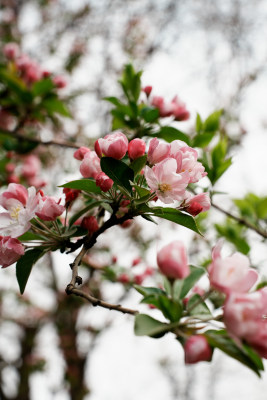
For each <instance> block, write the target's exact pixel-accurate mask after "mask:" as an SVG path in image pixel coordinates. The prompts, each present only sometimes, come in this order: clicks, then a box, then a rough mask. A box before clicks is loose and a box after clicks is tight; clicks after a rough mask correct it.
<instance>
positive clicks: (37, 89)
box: [32, 79, 55, 96]
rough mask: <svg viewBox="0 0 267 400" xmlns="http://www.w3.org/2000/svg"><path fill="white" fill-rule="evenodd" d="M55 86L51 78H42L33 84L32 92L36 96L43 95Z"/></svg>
mask: <svg viewBox="0 0 267 400" xmlns="http://www.w3.org/2000/svg"><path fill="white" fill-rule="evenodd" d="M54 88H55V85H54V83H53V82H52V80H51V79H42V80H40V81H37V82H35V83H34V84H33V87H32V93H33V95H34V96H43V95H45V94H47V93H49V92H51V91H52V90H53V89H54Z"/></svg>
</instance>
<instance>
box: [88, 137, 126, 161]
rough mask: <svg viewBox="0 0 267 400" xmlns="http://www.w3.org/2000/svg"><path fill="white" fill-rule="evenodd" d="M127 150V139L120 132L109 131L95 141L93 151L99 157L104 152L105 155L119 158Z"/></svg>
mask: <svg viewBox="0 0 267 400" xmlns="http://www.w3.org/2000/svg"><path fill="white" fill-rule="evenodd" d="M127 150H128V139H127V137H126V136H125V135H124V134H123V133H122V132H115V133H110V134H108V135H106V136H105V137H104V138H100V139H98V140H97V141H96V142H95V152H96V154H97V155H98V157H100V158H101V157H102V155H103V154H104V155H105V156H107V157H112V158H115V159H116V160H121V159H122V158H123V157H124V156H125V154H126V152H127Z"/></svg>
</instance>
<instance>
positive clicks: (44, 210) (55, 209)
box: [36, 196, 65, 221]
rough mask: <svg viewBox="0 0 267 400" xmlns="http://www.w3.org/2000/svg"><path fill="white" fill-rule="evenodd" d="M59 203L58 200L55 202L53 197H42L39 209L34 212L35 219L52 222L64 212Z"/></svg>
mask: <svg viewBox="0 0 267 400" xmlns="http://www.w3.org/2000/svg"><path fill="white" fill-rule="evenodd" d="M59 203H60V200H59V201H56V200H55V199H53V197H49V196H43V197H42V198H41V200H40V202H39V209H38V211H36V215H37V217H39V218H41V219H42V220H44V221H54V220H55V219H56V218H57V217H59V216H60V215H61V214H62V213H63V212H64V211H65V207H64V206H62V205H60V204H59Z"/></svg>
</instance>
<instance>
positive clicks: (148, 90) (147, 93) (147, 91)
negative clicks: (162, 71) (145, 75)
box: [142, 86, 152, 97]
mask: <svg viewBox="0 0 267 400" xmlns="http://www.w3.org/2000/svg"><path fill="white" fill-rule="evenodd" d="M142 91H143V92H144V93H145V94H146V95H147V97H149V96H150V93H151V92H152V86H145V87H144V88H143V89H142Z"/></svg>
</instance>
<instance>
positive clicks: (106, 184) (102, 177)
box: [95, 172, 114, 192]
mask: <svg viewBox="0 0 267 400" xmlns="http://www.w3.org/2000/svg"><path fill="white" fill-rule="evenodd" d="M95 183H96V186H99V187H100V189H101V190H102V191H103V192H107V191H109V190H110V189H111V188H112V186H113V183H114V182H113V180H112V179H110V178H109V177H108V176H107V175H106V174H105V173H104V172H100V173H99V174H98V175H97V176H96V178H95Z"/></svg>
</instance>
